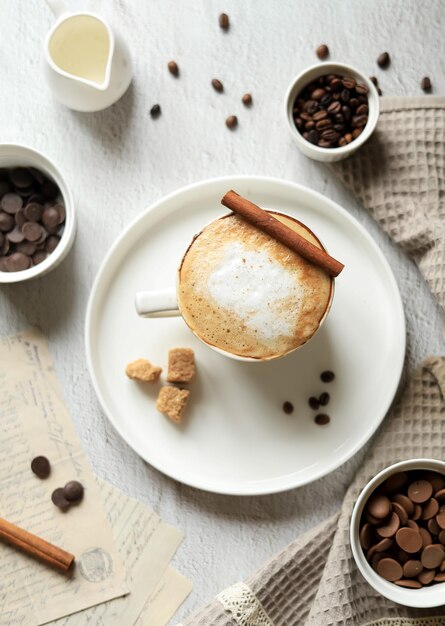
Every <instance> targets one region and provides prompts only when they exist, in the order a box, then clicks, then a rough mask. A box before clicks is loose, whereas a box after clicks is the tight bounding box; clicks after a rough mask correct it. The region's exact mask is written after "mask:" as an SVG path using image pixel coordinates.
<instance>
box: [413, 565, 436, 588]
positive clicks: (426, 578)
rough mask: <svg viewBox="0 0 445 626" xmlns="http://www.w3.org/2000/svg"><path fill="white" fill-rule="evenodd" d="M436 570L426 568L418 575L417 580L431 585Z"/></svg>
mask: <svg viewBox="0 0 445 626" xmlns="http://www.w3.org/2000/svg"><path fill="white" fill-rule="evenodd" d="M435 574H436V572H435V570H428V569H424V570H423V572H420V574H419V575H418V576H417V580H418V581H419V582H420V583H422V585H429V584H430V582H431V581H432V580H433V579H434V576H435Z"/></svg>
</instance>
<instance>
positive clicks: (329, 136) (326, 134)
mask: <svg viewBox="0 0 445 626" xmlns="http://www.w3.org/2000/svg"><path fill="white" fill-rule="evenodd" d="M321 137H322V139H324V140H326V141H330V142H331V143H333V144H335V143H336V142H337V141H338V140H339V139H340V133H338V132H337V131H336V130H335V129H334V128H327V129H326V130H324V131H323V132H322V133H321Z"/></svg>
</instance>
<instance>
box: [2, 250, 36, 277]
mask: <svg viewBox="0 0 445 626" xmlns="http://www.w3.org/2000/svg"><path fill="white" fill-rule="evenodd" d="M31 265H32V262H31V259H30V258H29V256H27V255H26V254H23V253H22V252H13V253H12V254H10V255H9V256H8V257H7V258H6V269H7V271H8V272H22V271H23V270H27V269H28V268H30V267H31Z"/></svg>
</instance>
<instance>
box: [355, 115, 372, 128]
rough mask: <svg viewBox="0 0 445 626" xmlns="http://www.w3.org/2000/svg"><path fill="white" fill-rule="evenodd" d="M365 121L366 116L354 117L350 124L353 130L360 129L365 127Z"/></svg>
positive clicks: (366, 119)
mask: <svg viewBox="0 0 445 626" xmlns="http://www.w3.org/2000/svg"><path fill="white" fill-rule="evenodd" d="M367 121H368V116H367V115H354V117H353V118H352V120H351V124H352V126H353V127H354V128H362V127H363V126H366V123H367Z"/></svg>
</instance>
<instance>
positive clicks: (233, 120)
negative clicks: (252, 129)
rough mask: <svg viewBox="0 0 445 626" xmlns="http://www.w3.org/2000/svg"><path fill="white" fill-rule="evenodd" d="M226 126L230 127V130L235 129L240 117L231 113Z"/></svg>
mask: <svg viewBox="0 0 445 626" xmlns="http://www.w3.org/2000/svg"><path fill="white" fill-rule="evenodd" d="M226 126H227V128H230V130H234V129H235V128H236V127H237V126H238V118H237V117H236V115H229V117H228V118H227V119H226Z"/></svg>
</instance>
